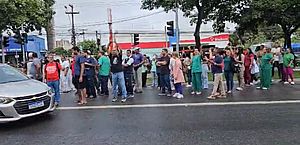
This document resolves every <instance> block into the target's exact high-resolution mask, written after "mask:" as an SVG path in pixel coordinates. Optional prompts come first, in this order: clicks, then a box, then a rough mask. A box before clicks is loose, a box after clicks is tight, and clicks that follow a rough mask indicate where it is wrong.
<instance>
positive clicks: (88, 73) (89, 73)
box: [85, 57, 97, 77]
mask: <svg viewBox="0 0 300 145" xmlns="http://www.w3.org/2000/svg"><path fill="white" fill-rule="evenodd" d="M85 62H86V63H89V64H92V65H97V61H96V59H95V58H93V57H90V58H86V59H85ZM85 74H86V76H89V77H92V76H95V74H96V70H95V67H94V66H89V65H85Z"/></svg>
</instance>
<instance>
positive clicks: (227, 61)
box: [224, 49, 234, 94]
mask: <svg viewBox="0 0 300 145" xmlns="http://www.w3.org/2000/svg"><path fill="white" fill-rule="evenodd" d="M233 63H234V58H233V57H232V51H231V50H230V49H227V50H226V53H225V56H224V74H225V79H226V86H227V93H228V94H231V93H232V89H233V75H234V72H233Z"/></svg>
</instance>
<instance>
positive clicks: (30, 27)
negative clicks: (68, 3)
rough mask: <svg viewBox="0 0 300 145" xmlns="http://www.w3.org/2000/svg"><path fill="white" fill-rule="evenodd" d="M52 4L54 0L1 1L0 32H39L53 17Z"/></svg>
mask: <svg viewBox="0 0 300 145" xmlns="http://www.w3.org/2000/svg"><path fill="white" fill-rule="evenodd" d="M53 4H54V0H1V1H0V5H1V7H0V11H1V13H0V20H1V21H0V32H3V31H6V30H12V31H13V32H14V33H15V34H20V32H21V31H25V32H26V33H28V32H31V31H35V30H37V31H41V30H42V28H46V27H47V26H48V24H49V20H51V18H52V16H53V15H54V12H53V11H52V9H51V7H52V6H53Z"/></svg>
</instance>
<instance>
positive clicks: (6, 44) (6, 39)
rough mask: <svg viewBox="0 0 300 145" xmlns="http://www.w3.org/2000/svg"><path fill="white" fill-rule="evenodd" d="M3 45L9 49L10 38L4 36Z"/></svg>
mask: <svg viewBox="0 0 300 145" xmlns="http://www.w3.org/2000/svg"><path fill="white" fill-rule="evenodd" d="M2 43H3V46H4V47H8V46H9V37H7V36H3V40H2Z"/></svg>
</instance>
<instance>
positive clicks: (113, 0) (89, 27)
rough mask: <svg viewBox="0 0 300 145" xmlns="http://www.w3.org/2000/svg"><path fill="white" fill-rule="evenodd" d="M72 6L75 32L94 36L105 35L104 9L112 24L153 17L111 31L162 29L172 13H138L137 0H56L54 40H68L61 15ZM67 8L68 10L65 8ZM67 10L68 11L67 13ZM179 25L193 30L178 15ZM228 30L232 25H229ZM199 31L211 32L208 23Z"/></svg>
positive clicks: (67, 26)
mask: <svg viewBox="0 0 300 145" xmlns="http://www.w3.org/2000/svg"><path fill="white" fill-rule="evenodd" d="M69 4H73V5H74V8H75V11H79V12H80V14H79V15H76V16H75V23H76V29H77V31H80V30H79V29H86V31H87V32H88V33H95V31H96V30H98V31H100V32H107V31H108V25H107V24H104V23H105V22H107V19H108V15H107V8H111V9H112V15H113V21H117V20H125V19H128V18H129V19H130V18H136V17H140V16H145V15H149V14H153V13H155V14H154V15H151V16H148V17H145V18H141V19H137V20H132V21H127V22H123V23H117V24H113V29H114V31H124V30H125V31H130V30H131V31H132V30H146V31H151V30H161V31H163V30H164V26H165V24H166V21H169V20H174V17H175V14H174V12H169V13H165V12H162V13H159V12H160V11H161V10H153V11H148V10H141V9H140V7H141V0H56V4H55V6H54V10H55V11H56V15H55V32H56V35H57V36H56V39H66V40H69V39H70V36H69V35H70V32H69V31H68V30H69V29H70V28H71V19H70V17H69V16H68V15H66V14H65V11H66V9H65V8H64V6H68V5H69ZM68 8H69V7H68ZM69 10H70V8H69V9H68V11H69ZM179 22H180V23H179V25H180V29H181V31H193V30H194V26H191V25H190V23H189V19H188V18H184V17H183V16H182V13H180V17H179ZM228 27H230V29H231V30H233V27H234V25H232V24H229V25H228ZM202 30H205V31H210V30H212V27H211V24H207V25H203V26H202ZM86 37H88V38H90V39H92V38H94V37H95V36H94V34H89V35H86Z"/></svg>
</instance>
